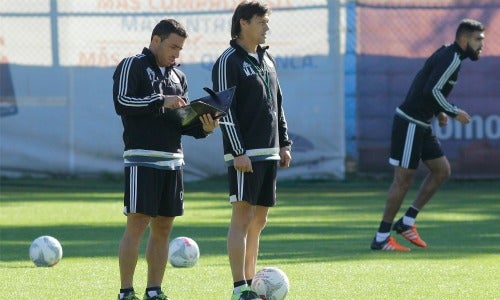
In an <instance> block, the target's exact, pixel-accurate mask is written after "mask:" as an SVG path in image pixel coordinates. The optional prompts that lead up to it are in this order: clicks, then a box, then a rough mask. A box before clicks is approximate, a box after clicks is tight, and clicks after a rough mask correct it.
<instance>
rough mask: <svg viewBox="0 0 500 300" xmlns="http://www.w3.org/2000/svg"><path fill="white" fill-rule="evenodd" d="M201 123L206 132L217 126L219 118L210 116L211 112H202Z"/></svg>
mask: <svg viewBox="0 0 500 300" xmlns="http://www.w3.org/2000/svg"><path fill="white" fill-rule="evenodd" d="M200 121H201V124H202V125H203V130H204V131H205V132H206V133H210V132H212V131H214V129H215V127H217V126H219V120H218V119H215V120H214V118H212V115H211V114H204V115H202V116H200Z"/></svg>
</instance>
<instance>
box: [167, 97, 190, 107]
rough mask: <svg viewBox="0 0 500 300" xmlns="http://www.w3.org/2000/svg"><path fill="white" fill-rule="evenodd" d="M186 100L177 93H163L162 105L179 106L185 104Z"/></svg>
mask: <svg viewBox="0 0 500 300" xmlns="http://www.w3.org/2000/svg"><path fill="white" fill-rule="evenodd" d="M186 104H187V103H186V101H185V100H184V99H182V98H181V97H179V96H177V95H163V107H165V108H179V107H183V106H186Z"/></svg>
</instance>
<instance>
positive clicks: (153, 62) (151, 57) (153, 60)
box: [142, 47, 176, 74]
mask: <svg viewBox="0 0 500 300" xmlns="http://www.w3.org/2000/svg"><path fill="white" fill-rule="evenodd" d="M142 54H144V55H145V56H146V58H147V59H148V62H149V64H150V65H151V66H154V67H155V68H156V69H157V70H158V71H160V67H158V64H157V63H156V57H155V55H154V54H153V52H151V50H149V48H146V47H144V49H142ZM175 66H176V65H171V66H170V67H166V68H165V74H168V71H170V70H172V69H173V68H174V67H175Z"/></svg>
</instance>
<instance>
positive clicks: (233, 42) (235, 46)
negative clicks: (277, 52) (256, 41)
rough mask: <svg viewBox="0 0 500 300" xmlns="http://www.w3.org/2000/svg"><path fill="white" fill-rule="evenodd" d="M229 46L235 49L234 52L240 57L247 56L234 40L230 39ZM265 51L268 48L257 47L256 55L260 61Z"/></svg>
mask: <svg viewBox="0 0 500 300" xmlns="http://www.w3.org/2000/svg"><path fill="white" fill-rule="evenodd" d="M229 44H230V45H231V47H233V48H234V49H236V52H238V53H239V54H240V55H241V56H247V55H248V52H247V50H245V49H243V47H241V46H240V45H238V43H236V39H232V40H231V41H230V42H229ZM267 49H269V46H261V45H258V46H257V54H258V55H259V57H260V58H261V59H262V57H263V56H264V53H265V52H266V51H267Z"/></svg>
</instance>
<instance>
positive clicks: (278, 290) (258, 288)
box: [252, 267, 290, 300]
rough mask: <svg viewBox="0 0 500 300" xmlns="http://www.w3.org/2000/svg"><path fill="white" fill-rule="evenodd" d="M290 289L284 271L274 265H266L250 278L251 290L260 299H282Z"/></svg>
mask: <svg viewBox="0 0 500 300" xmlns="http://www.w3.org/2000/svg"><path fill="white" fill-rule="evenodd" d="M289 289H290V282H289V281H288V277H287V276H286V274H285V272H283V271H282V270H280V269H278V268H275V267H266V268H264V269H262V270H260V271H259V272H257V274H255V276H254V277H253V279H252V290H253V291H254V292H256V293H257V294H258V295H259V296H260V297H261V299H265V300H283V299H285V297H286V295H287V294H288V291H289Z"/></svg>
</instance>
